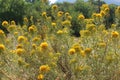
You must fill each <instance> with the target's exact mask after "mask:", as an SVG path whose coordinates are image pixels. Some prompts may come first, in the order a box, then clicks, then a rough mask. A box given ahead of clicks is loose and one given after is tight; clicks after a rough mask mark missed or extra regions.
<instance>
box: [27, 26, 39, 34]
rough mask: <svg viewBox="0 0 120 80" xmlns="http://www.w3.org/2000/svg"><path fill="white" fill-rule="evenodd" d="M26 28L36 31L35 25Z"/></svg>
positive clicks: (32, 31)
mask: <svg viewBox="0 0 120 80" xmlns="http://www.w3.org/2000/svg"><path fill="white" fill-rule="evenodd" d="M28 30H29V32H31V33H34V32H36V31H37V28H36V26H35V25H32V26H30V27H29V28H28Z"/></svg>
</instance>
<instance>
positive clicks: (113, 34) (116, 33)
mask: <svg viewBox="0 0 120 80" xmlns="http://www.w3.org/2000/svg"><path fill="white" fill-rule="evenodd" d="M111 34H112V38H117V37H118V36H119V33H118V32H117V31H114V32H112V33H111Z"/></svg>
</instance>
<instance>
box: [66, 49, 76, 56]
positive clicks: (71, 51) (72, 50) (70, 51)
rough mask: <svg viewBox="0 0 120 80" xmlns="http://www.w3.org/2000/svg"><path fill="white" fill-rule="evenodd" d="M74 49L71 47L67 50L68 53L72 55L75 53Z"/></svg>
mask: <svg viewBox="0 0 120 80" xmlns="http://www.w3.org/2000/svg"><path fill="white" fill-rule="evenodd" d="M75 52H76V51H75V49H74V48H71V49H70V50H69V51H68V53H69V54H70V55H73V54H75Z"/></svg>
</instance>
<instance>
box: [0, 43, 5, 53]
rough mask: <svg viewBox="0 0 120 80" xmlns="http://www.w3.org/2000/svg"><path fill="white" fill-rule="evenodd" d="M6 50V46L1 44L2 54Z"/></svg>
mask: <svg viewBox="0 0 120 80" xmlns="http://www.w3.org/2000/svg"><path fill="white" fill-rule="evenodd" d="M4 50H5V46H4V45H3V44H0V52H1V51H4Z"/></svg>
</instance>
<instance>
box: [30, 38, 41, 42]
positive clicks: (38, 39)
mask: <svg viewBox="0 0 120 80" xmlns="http://www.w3.org/2000/svg"><path fill="white" fill-rule="evenodd" d="M32 41H33V42H38V41H40V38H39V37H34V38H33V40H32Z"/></svg>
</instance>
